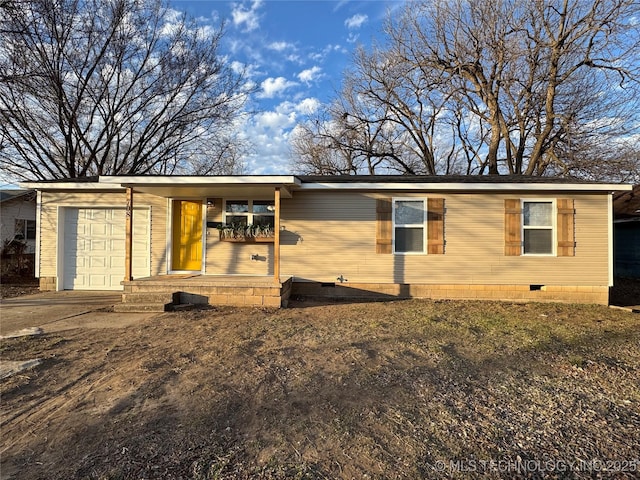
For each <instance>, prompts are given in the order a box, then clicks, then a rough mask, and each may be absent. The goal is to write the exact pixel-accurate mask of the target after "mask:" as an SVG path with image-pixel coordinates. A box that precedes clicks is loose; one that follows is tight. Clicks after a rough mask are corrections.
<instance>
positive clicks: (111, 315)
mask: <svg viewBox="0 0 640 480" xmlns="http://www.w3.org/2000/svg"><path fill="white" fill-rule="evenodd" d="M121 301H122V294H121V293H120V292H113V291H110V292H94V291H64V292H43V293H37V294H35V295H25V296H22V297H15V298H7V299H2V300H0V335H7V334H10V333H12V332H17V331H19V330H23V329H28V328H32V327H39V328H41V329H42V330H43V331H44V333H47V332H56V331H61V330H69V329H73V328H123V327H126V326H129V325H134V324H135V323H137V322H140V321H142V320H144V319H147V318H150V317H153V316H155V315H157V314H154V313H127V314H122V313H115V312H112V311H110V310H111V307H113V305H115V304H116V303H119V302H121Z"/></svg>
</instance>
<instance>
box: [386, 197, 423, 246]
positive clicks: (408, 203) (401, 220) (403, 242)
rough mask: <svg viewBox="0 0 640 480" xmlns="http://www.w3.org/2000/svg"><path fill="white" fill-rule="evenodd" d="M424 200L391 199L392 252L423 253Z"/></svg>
mask: <svg viewBox="0 0 640 480" xmlns="http://www.w3.org/2000/svg"><path fill="white" fill-rule="evenodd" d="M424 244H425V201H424V200H416V199H413V198H412V199H398V200H395V199H394V201H393V251H394V253H424V251H425V249H424Z"/></svg>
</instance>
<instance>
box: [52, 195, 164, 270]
mask: <svg viewBox="0 0 640 480" xmlns="http://www.w3.org/2000/svg"><path fill="white" fill-rule="evenodd" d="M125 205H126V199H125V193H124V192H121V193H116V192H43V193H42V205H41V217H40V221H41V230H40V245H41V252H40V276H41V277H55V276H56V273H57V272H56V257H57V249H58V210H59V208H60V207H105V208H106V207H112V208H120V207H121V208H124V207H125ZM133 206H134V209H135V208H149V207H151V275H160V274H164V273H166V272H167V267H166V243H167V240H166V237H167V200H166V199H165V198H162V197H156V196H154V195H148V194H143V193H136V194H134V197H133ZM134 221H135V212H134Z"/></svg>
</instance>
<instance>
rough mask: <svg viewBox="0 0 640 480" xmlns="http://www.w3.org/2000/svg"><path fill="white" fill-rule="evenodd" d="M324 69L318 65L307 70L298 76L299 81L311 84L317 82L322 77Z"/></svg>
mask: <svg viewBox="0 0 640 480" xmlns="http://www.w3.org/2000/svg"><path fill="white" fill-rule="evenodd" d="M321 71H322V69H321V68H320V67H318V66H317V65H316V66H315V67H311V68H307V69H306V70H303V71H301V72H300V73H299V74H298V79H299V80H300V81H301V82H305V83H307V84H308V83H310V82H312V81H314V80H316V79H317V78H318V77H319V76H320V72H321Z"/></svg>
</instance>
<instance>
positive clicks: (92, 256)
mask: <svg viewBox="0 0 640 480" xmlns="http://www.w3.org/2000/svg"><path fill="white" fill-rule="evenodd" d="M149 241H150V240H149V210H143V209H135V210H134V212H133V254H132V256H133V276H134V278H138V277H147V276H149V274H150V268H149V259H150V254H149ZM124 260H125V210H124V209H120V208H68V209H66V210H65V219H64V271H63V285H64V289H65V290H121V289H122V285H121V284H120V282H122V280H123V279H124Z"/></svg>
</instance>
